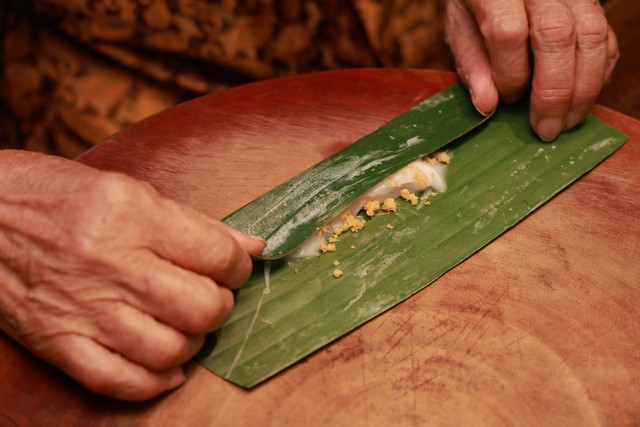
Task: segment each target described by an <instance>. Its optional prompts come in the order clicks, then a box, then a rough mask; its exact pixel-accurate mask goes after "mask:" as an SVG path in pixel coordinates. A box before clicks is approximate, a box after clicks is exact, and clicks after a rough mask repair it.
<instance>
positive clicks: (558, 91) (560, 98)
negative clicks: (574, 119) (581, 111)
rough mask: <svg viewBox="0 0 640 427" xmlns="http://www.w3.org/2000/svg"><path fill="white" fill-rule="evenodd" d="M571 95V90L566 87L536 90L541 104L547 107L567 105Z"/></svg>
mask: <svg viewBox="0 0 640 427" xmlns="http://www.w3.org/2000/svg"><path fill="white" fill-rule="evenodd" d="M572 96H573V92H572V90H571V89H568V88H548V89H539V90H537V91H536V97H537V98H538V100H539V101H540V103H541V104H542V105H546V106H548V107H562V106H564V105H567V104H568V103H569V102H570V101H571V98H572Z"/></svg>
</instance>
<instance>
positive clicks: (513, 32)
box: [481, 15, 529, 47]
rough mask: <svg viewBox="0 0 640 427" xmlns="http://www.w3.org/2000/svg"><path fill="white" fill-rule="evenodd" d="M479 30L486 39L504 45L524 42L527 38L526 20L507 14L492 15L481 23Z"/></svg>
mask: <svg viewBox="0 0 640 427" xmlns="http://www.w3.org/2000/svg"><path fill="white" fill-rule="evenodd" d="M481 31H482V33H483V35H484V37H485V38H486V39H487V40H490V41H492V42H493V43H495V44H496V45H502V46H505V47H509V46H517V45H521V44H524V43H526V41H527V39H528V38H529V28H528V26H527V24H526V22H521V21H518V20H513V19H510V17H509V16H502V15H498V16H495V17H493V18H492V19H491V20H489V21H488V22H487V23H486V24H485V25H483V28H482V29H481Z"/></svg>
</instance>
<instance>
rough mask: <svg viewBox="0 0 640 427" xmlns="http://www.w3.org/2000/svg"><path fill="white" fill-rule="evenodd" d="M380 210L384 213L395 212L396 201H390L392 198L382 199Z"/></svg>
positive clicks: (396, 208) (396, 207)
mask: <svg viewBox="0 0 640 427" xmlns="http://www.w3.org/2000/svg"><path fill="white" fill-rule="evenodd" d="M380 209H382V210H383V211H385V212H395V211H397V210H398V205H397V204H396V199H392V198H388V199H384V202H382V206H380Z"/></svg>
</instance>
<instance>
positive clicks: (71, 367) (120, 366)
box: [45, 335, 185, 401]
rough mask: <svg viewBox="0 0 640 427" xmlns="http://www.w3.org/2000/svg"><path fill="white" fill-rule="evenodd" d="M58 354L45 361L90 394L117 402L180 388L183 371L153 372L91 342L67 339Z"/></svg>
mask: <svg viewBox="0 0 640 427" xmlns="http://www.w3.org/2000/svg"><path fill="white" fill-rule="evenodd" d="M57 347H58V348H59V349H61V350H59V351H58V352H57V353H56V354H53V355H49V357H48V358H47V357H45V358H46V359H47V360H48V361H49V362H51V363H53V364H54V365H56V366H57V367H59V368H60V369H62V370H63V371H64V372H66V373H67V374H68V375H70V376H71V377H72V378H74V379H75V380H76V381H78V382H80V383H81V384H83V385H84V386H85V387H87V388H88V389H89V390H91V391H93V392H96V393H99V394H104V395H107V396H111V397H115V398H117V399H123V400H131V401H142V400H147V399H150V398H152V397H155V396H157V395H159V394H160V393H163V392H165V391H167V390H171V389H174V388H176V387H178V386H179V385H180V384H182V383H183V382H184V381H185V376H184V373H183V372H182V369H181V368H172V369H168V370H166V371H152V370H149V369H147V368H144V367H142V366H140V365H137V364H135V363H133V362H131V361H129V360H127V359H125V358H124V357H122V356H120V355H118V354H116V353H113V352H111V351H109V350H107V349H106V348H104V347H103V346H101V345H99V344H98V343H96V342H95V341H93V340H92V339H90V338H87V337H84V336H81V335H64V336H61V337H59V338H58V343H57Z"/></svg>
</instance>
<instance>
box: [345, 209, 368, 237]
mask: <svg viewBox="0 0 640 427" xmlns="http://www.w3.org/2000/svg"><path fill="white" fill-rule="evenodd" d="M342 221H344V225H343V227H342V228H343V231H346V230H350V231H351V232H352V233H357V232H358V231H360V230H362V229H363V228H364V225H365V224H366V221H365V220H364V219H357V218H354V217H353V215H351V214H350V213H348V212H347V213H345V214H343V215H342Z"/></svg>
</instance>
